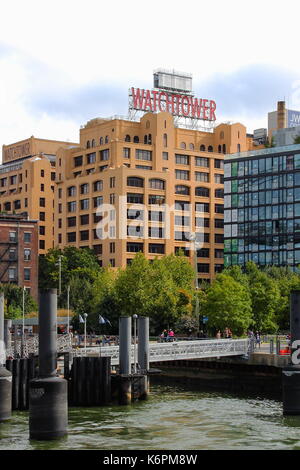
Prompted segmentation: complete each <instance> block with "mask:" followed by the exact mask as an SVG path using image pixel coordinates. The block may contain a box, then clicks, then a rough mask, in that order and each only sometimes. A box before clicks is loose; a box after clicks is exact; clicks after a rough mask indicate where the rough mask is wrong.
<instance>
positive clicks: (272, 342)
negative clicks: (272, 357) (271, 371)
mask: <svg viewBox="0 0 300 470" xmlns="http://www.w3.org/2000/svg"><path fill="white" fill-rule="evenodd" d="M270 354H274V339H273V338H271V339H270Z"/></svg>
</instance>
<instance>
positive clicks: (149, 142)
mask: <svg viewBox="0 0 300 470" xmlns="http://www.w3.org/2000/svg"><path fill="white" fill-rule="evenodd" d="M148 144H149V145H151V144H152V135H151V134H149V135H148Z"/></svg>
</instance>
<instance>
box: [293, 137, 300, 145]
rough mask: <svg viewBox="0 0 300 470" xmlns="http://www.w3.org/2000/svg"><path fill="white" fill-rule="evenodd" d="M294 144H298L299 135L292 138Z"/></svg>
mask: <svg viewBox="0 0 300 470" xmlns="http://www.w3.org/2000/svg"><path fill="white" fill-rule="evenodd" d="M294 144H300V135H296V137H295V138H294Z"/></svg>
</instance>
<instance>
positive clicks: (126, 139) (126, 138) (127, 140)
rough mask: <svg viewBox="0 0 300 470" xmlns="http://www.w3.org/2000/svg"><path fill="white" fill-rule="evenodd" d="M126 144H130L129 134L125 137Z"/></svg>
mask: <svg viewBox="0 0 300 470" xmlns="http://www.w3.org/2000/svg"><path fill="white" fill-rule="evenodd" d="M125 142H130V135H128V134H127V135H126V136H125Z"/></svg>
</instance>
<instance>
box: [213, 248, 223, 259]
mask: <svg viewBox="0 0 300 470" xmlns="http://www.w3.org/2000/svg"><path fill="white" fill-rule="evenodd" d="M215 258H224V251H223V250H215Z"/></svg>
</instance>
